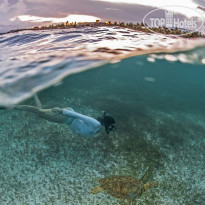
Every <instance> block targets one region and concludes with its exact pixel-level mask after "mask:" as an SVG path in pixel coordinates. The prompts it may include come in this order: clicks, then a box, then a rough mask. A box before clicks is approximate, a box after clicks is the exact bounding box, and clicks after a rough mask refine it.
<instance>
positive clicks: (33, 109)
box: [0, 105, 43, 114]
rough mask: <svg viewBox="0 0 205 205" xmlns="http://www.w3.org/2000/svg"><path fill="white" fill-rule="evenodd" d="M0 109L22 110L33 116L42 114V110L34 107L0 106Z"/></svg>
mask: <svg viewBox="0 0 205 205" xmlns="http://www.w3.org/2000/svg"><path fill="white" fill-rule="evenodd" d="M0 109H2V110H5V109H9V110H12V109H16V110H23V111H27V112H32V113H35V114H41V113H42V112H43V109H41V108H38V107H35V106H30V105H11V106H0Z"/></svg>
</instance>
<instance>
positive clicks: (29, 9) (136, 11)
mask: <svg viewBox="0 0 205 205" xmlns="http://www.w3.org/2000/svg"><path fill="white" fill-rule="evenodd" d="M169 4H170V5H177V6H183V5H186V6H187V7H189V8H193V9H196V8H197V7H198V6H202V7H205V1H204V0H171V1H170V3H169ZM164 5H167V3H166V1H164V0H57V1H56V0H0V32H5V31H9V30H11V29H17V28H24V27H30V26H36V25H42V24H46V23H47V24H48V23H59V22H62V21H65V20H68V21H74V20H75V21H94V20H95V19H101V20H102V21H107V20H112V21H125V22H141V21H142V19H143V17H144V16H145V15H146V14H147V13H148V12H149V11H151V10H152V9H154V8H159V7H161V6H164ZM176 12H180V13H181V14H183V15H187V13H186V12H183V7H180V9H179V10H178V11H176ZM201 12H204V11H202V10H201ZM204 13H205V12H204ZM190 15H191V14H190Z"/></svg>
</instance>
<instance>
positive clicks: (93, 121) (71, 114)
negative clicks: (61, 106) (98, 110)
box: [63, 110, 101, 127]
mask: <svg viewBox="0 0 205 205" xmlns="http://www.w3.org/2000/svg"><path fill="white" fill-rule="evenodd" d="M63 115H67V116H69V117H74V118H78V119H80V120H83V121H84V122H85V123H87V124H89V125H92V126H94V127H100V126H101V124H100V122H99V121H97V120H96V119H94V118H92V117H88V116H85V115H82V114H79V113H77V112H73V111H69V110H63Z"/></svg>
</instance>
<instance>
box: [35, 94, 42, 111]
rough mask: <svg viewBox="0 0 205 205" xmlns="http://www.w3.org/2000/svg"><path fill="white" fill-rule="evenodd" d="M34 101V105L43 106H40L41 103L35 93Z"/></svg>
mask: <svg viewBox="0 0 205 205" xmlns="http://www.w3.org/2000/svg"><path fill="white" fill-rule="evenodd" d="M34 101H35V104H36V106H37V107H38V108H41V109H42V108H43V106H42V104H41V101H40V100H39V98H38V95H37V94H35V95H34Z"/></svg>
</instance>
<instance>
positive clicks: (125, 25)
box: [0, 20, 205, 38]
mask: <svg viewBox="0 0 205 205" xmlns="http://www.w3.org/2000/svg"><path fill="white" fill-rule="evenodd" d="M105 26H109V27H110V26H119V27H123V28H129V29H133V30H136V31H142V32H145V33H153V32H156V33H160V34H165V35H175V36H179V37H183V38H205V35H204V34H202V33H200V32H198V31H195V32H190V31H182V30H180V29H178V28H171V29H169V28H166V27H155V28H149V27H148V26H147V25H146V24H144V23H137V24H134V23H124V22H111V21H108V22H100V21H99V20H96V22H79V23H76V22H71V23H69V22H68V21H67V22H66V23H60V24H55V25H53V24H52V25H49V26H41V27H38V26H35V27H32V28H23V29H15V30H11V31H8V32H5V33H0V35H4V34H9V33H17V32H20V31H27V30H29V31H31V30H32V31H39V30H53V29H70V28H82V27H105ZM150 29H151V30H152V31H153V32H151V31H150Z"/></svg>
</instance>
